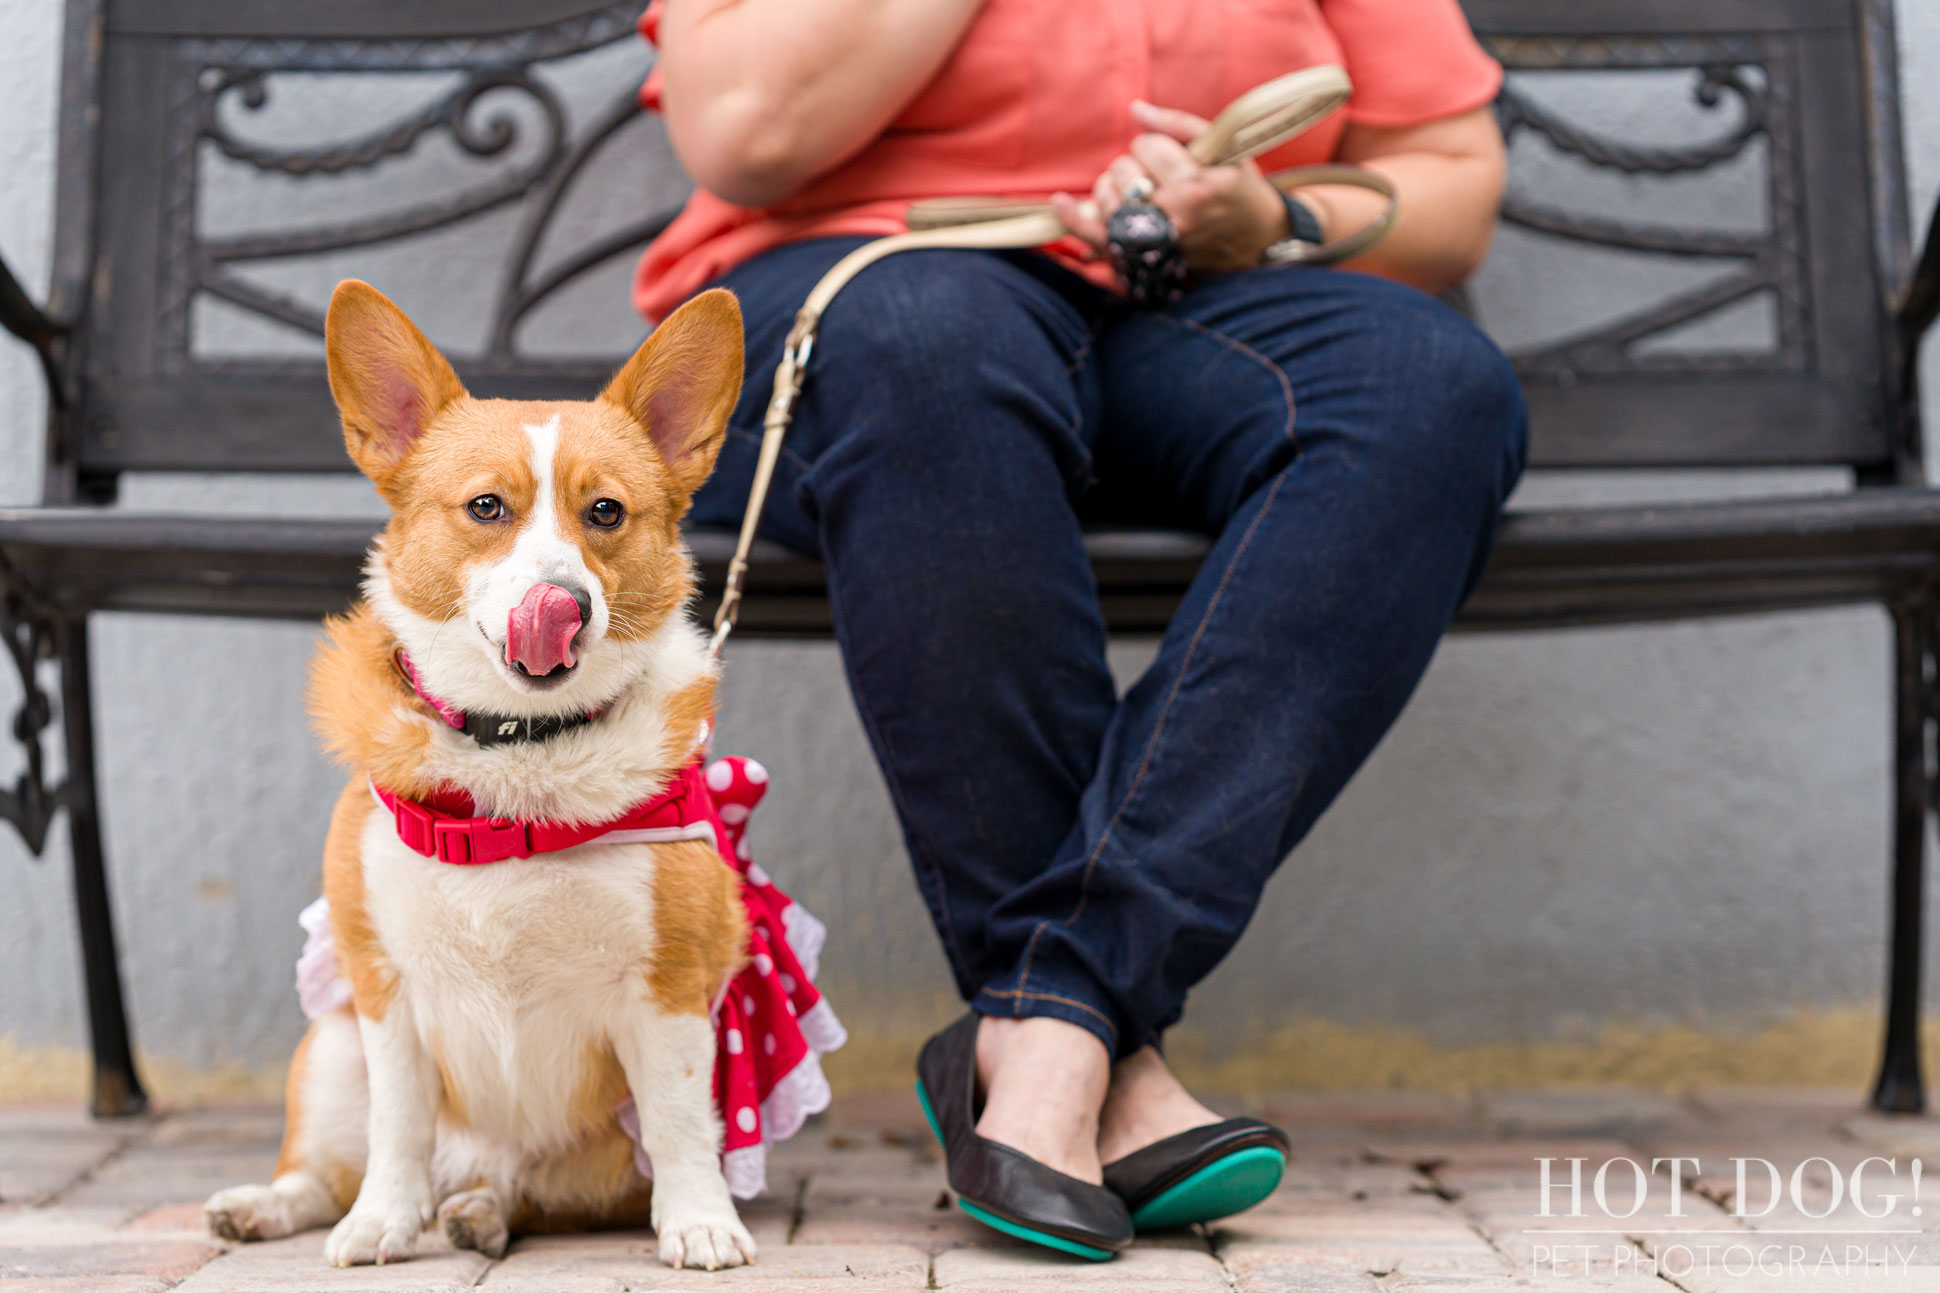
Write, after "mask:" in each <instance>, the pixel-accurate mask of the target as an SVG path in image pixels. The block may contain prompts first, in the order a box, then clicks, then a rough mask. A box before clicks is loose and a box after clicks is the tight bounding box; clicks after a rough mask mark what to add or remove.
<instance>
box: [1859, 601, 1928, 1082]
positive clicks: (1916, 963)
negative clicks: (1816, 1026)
mask: <svg viewBox="0 0 1940 1293" xmlns="http://www.w3.org/2000/svg"><path fill="white" fill-rule="evenodd" d="M1893 629H1894V637H1895V649H1894V663H1895V670H1894V675H1895V676H1894V703H1893V710H1894V714H1893V724H1894V732H1893V885H1892V899H1891V901H1892V933H1891V948H1892V951H1891V959H1890V960H1889V962H1888V969H1887V986H1886V1046H1885V1052H1884V1054H1883V1055H1882V1056H1881V1057H1880V1064H1879V1080H1878V1081H1877V1082H1875V1083H1874V1084H1873V1107H1874V1108H1875V1109H1878V1110H1879V1111H1880V1112H1881V1113H1920V1112H1922V1111H1923V1110H1925V1108H1926V1083H1925V1080H1924V1079H1923V1078H1922V1077H1921V1073H1920V978H1921V968H1922V966H1921V961H1922V957H1921V948H1920V944H1921V935H1922V928H1921V927H1922V924H1923V921H1922V916H1923V915H1924V911H1925V908H1924V895H1923V890H1924V888H1925V881H1926V874H1925V873H1926V826H1927V810H1928V807H1929V798H1928V795H1929V792H1930V789H1931V785H1930V779H1929V777H1928V773H1927V748H1926V734H1927V719H1928V716H1929V709H1930V704H1929V701H1930V698H1931V689H1932V684H1931V683H1930V682H1929V681H1928V679H1927V666H1928V662H1929V659H1930V658H1931V656H1932V654H1933V645H1934V641H1933V637H1934V621H1933V612H1932V609H1931V608H1930V607H1927V606H1924V605H1920V604H1914V605H1909V606H1900V607H1895V608H1894V610H1893Z"/></svg>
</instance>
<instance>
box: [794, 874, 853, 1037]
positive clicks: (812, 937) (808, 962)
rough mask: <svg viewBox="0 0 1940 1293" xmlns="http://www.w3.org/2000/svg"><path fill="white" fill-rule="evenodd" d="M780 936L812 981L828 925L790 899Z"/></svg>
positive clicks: (818, 971) (826, 940)
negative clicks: (786, 941) (785, 940)
mask: <svg viewBox="0 0 1940 1293" xmlns="http://www.w3.org/2000/svg"><path fill="white" fill-rule="evenodd" d="M781 936H782V937H783V938H785V939H787V940H788V948H789V950H790V951H792V952H794V954H795V959H796V960H797V961H800V962H801V963H802V972H803V973H804V974H806V975H808V977H809V981H810V982H813V981H814V980H815V978H816V976H817V975H818V974H819V973H820V972H821V969H822V945H823V944H824V943H826V942H828V941H829V927H828V926H827V925H824V924H823V923H822V922H821V921H819V920H817V919H815V917H814V916H812V915H810V914H809V911H808V908H806V907H804V906H802V905H801V904H800V903H799V902H793V901H791V902H790V903H789V904H788V905H787V906H786V907H783V908H782V909H781ZM810 1013H813V1012H812V1011H811V1012H810ZM836 1045H837V1046H840V1045H841V1043H840V1042H837V1043H836ZM822 1049H824V1050H833V1049H834V1047H824V1048H822Z"/></svg>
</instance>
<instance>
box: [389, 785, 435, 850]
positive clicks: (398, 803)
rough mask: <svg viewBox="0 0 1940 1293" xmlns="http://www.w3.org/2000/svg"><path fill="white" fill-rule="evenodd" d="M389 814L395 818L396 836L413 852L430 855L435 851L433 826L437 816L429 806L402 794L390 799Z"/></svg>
mask: <svg viewBox="0 0 1940 1293" xmlns="http://www.w3.org/2000/svg"><path fill="white" fill-rule="evenodd" d="M391 815H392V816H393V817H395V818H396V819H397V837H398V838H399V839H401V840H403V841H404V846H405V847H406V848H408V849H411V850H412V851H413V852H416V853H422V854H424V856H426V857H431V856H433V855H434V854H435V853H436V852H437V848H436V845H435V843H434V826H435V823H436V822H437V818H436V817H434V816H433V815H432V813H431V810H430V809H429V808H426V807H425V806H424V805H423V804H420V803H418V802H417V801H415V800H411V799H406V798H405V797H404V796H403V795H399V796H397V797H396V798H395V799H393V800H392V801H391Z"/></svg>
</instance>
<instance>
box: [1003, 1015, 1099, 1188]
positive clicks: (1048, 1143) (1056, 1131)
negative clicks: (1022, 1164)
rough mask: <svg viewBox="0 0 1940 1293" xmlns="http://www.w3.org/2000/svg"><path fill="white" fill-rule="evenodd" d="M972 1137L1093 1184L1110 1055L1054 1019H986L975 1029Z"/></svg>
mask: <svg viewBox="0 0 1940 1293" xmlns="http://www.w3.org/2000/svg"><path fill="white" fill-rule="evenodd" d="M977 1080H978V1083H979V1085H980V1086H982V1088H983V1093H984V1109H983V1114H982V1116H981V1117H980V1118H979V1119H978V1121H977V1131H978V1134H980V1135H982V1136H984V1137H985V1138H986V1139H989V1140H994V1141H996V1142H997V1143H998V1144H1000V1145H1008V1146H1009V1147H1010V1148H1012V1149H1015V1150H1017V1151H1019V1152H1020V1153H1025V1154H1029V1155H1030V1156H1031V1157H1032V1158H1035V1159H1037V1160H1038V1161H1039V1162H1041V1163H1043V1164H1044V1165H1045V1166H1047V1167H1052V1168H1056V1169H1057V1170H1058V1171H1060V1172H1064V1173H1066V1174H1067V1175H1070V1176H1075V1177H1077V1178H1078V1179H1080V1180H1085V1181H1091V1182H1093V1183H1094V1184H1095V1183H1096V1182H1098V1181H1099V1180H1100V1179H1101V1177H1100V1172H1099V1162H1098V1126H1099V1121H1098V1120H1099V1111H1100V1109H1101V1108H1102V1107H1103V1105H1104V1102H1105V1093H1106V1091H1107V1090H1108V1089H1109V1087H1110V1084H1111V1057H1110V1055H1109V1054H1108V1053H1107V1052H1106V1050H1105V1048H1104V1045H1103V1044H1102V1043H1101V1042H1099V1041H1098V1039H1097V1038H1096V1037H1094V1036H1093V1035H1092V1034H1091V1033H1089V1032H1087V1031H1086V1030H1085V1029H1082V1028H1080V1027H1078V1026H1077V1025H1075V1024H1067V1023H1065V1022H1064V1021H1062V1020H1058V1019H1042V1018H1033V1019H999V1018H993V1017H990V1016H986V1017H985V1018H984V1019H983V1021H982V1023H981V1024H980V1025H979V1027H978V1029H977Z"/></svg>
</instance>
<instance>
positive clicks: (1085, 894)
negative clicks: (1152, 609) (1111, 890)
mask: <svg viewBox="0 0 1940 1293" xmlns="http://www.w3.org/2000/svg"><path fill="white" fill-rule="evenodd" d="M1214 335H1218V334H1216V333H1215V334H1214ZM1289 410H1291V405H1289ZM1286 478H1287V477H1286V473H1285V472H1281V473H1280V474H1279V475H1278V476H1276V477H1275V478H1274V481H1273V488H1272V489H1270V490H1268V491H1267V495H1266V498H1265V499H1264V500H1263V501H1262V502H1261V504H1260V510H1259V512H1258V513H1257V514H1256V515H1255V516H1254V517H1253V523H1252V524H1251V525H1248V526H1247V527H1246V533H1245V534H1243V535H1241V536H1240V541H1239V547H1238V548H1237V549H1235V550H1234V552H1233V559H1232V560H1231V561H1229V562H1227V563H1226V569H1225V571H1224V572H1223V573H1221V575H1220V577H1219V586H1218V587H1217V588H1215V589H1214V590H1213V595H1212V600H1211V601H1209V602H1207V603H1206V613H1205V614H1204V615H1201V616H1200V617H1199V623H1198V625H1197V626H1196V627H1194V629H1193V631H1192V641H1191V642H1189V643H1187V645H1186V653H1185V657H1184V658H1183V659H1181V660H1180V661H1179V676H1178V677H1176V678H1174V679H1173V680H1172V690H1170V691H1168V692H1167V693H1166V695H1165V704H1164V705H1162V706H1160V707H1159V716H1158V721H1157V722H1156V723H1154V724H1153V726H1152V735H1151V736H1150V737H1149V738H1147V740H1146V742H1145V752H1144V754H1143V755H1141V756H1140V758H1139V764H1138V771H1137V772H1135V773H1134V774H1132V784H1131V785H1130V786H1129V787H1127V788H1126V790H1125V797H1124V798H1123V799H1121V800H1119V801H1118V807H1117V808H1116V809H1114V810H1113V811H1112V815H1111V820H1109V821H1107V822H1106V823H1105V829H1104V830H1103V831H1101V832H1099V834H1098V843H1097V845H1096V846H1095V847H1093V849H1092V850H1091V856H1090V857H1088V858H1086V859H1085V872H1084V877H1083V878H1082V879H1081V880H1080V881H1079V882H1078V905H1077V906H1076V907H1075V908H1073V909H1072V912H1071V914H1070V915H1069V916H1067V917H1065V919H1064V921H1063V924H1064V925H1066V926H1067V927H1068V926H1071V925H1074V924H1076V923H1077V920H1078V917H1080V916H1082V915H1084V910H1085V903H1086V902H1087V901H1088V900H1089V898H1090V896H1091V876H1092V872H1094V871H1095V870H1097V868H1098V859H1099V857H1100V856H1102V855H1103V853H1104V851H1105V846H1106V845H1108V844H1110V843H1111V836H1112V832H1113V831H1114V830H1116V829H1117V828H1118V823H1119V820H1120V819H1121V818H1123V817H1124V815H1125V810H1126V809H1127V808H1129V807H1131V803H1132V800H1133V798H1134V797H1136V796H1137V794H1138V790H1139V787H1140V786H1141V785H1143V784H1144V782H1145V774H1146V772H1147V771H1149V770H1150V769H1151V766H1152V759H1153V757H1154V756H1155V755H1156V754H1157V753H1158V748H1159V738H1160V737H1162V736H1163V735H1165V722H1166V719H1167V718H1168V717H1169V716H1170V715H1171V713H1172V704H1173V702H1174V701H1176V700H1177V699H1178V698H1179V690H1180V688H1182V687H1183V686H1184V685H1185V681H1186V675H1187V674H1188V673H1190V672H1191V671H1192V657H1193V656H1194V655H1195V654H1197V653H1198V650H1199V641H1200V639H1201V638H1203V637H1204V636H1205V634H1206V626H1207V625H1208V624H1210V623H1211V622H1212V617H1213V615H1214V614H1215V613H1216V612H1217V611H1218V610H1219V604H1220V602H1221V601H1223V600H1225V596H1226V585H1227V584H1228V583H1230V582H1231V580H1232V578H1233V570H1234V568H1235V567H1237V566H1238V565H1239V563H1240V561H1241V559H1242V558H1244V557H1245V556H1246V550H1247V549H1248V548H1249V547H1251V546H1252V544H1253V535H1254V534H1255V533H1257V532H1258V530H1259V528H1260V524H1261V522H1262V521H1264V520H1265V519H1266V514H1267V512H1268V511H1269V510H1270V509H1271V508H1272V506H1273V500H1274V499H1275V498H1276V497H1277V496H1278V495H1279V493H1280V486H1281V485H1282V484H1283V483H1284V482H1285V481H1286ZM1050 923H1051V922H1050V921H1048V920H1041V921H1039V922H1038V924H1037V928H1036V929H1035V930H1034V931H1032V933H1031V941H1030V945H1029V946H1028V947H1026V948H1025V949H1024V966H1023V969H1022V971H1021V972H1020V973H1019V974H1018V976H1017V990H1018V991H1020V992H1021V991H1023V989H1024V988H1025V986H1026V985H1027V984H1029V983H1030V979H1031V962H1032V960H1033V959H1035V957H1036V955H1037V941H1038V939H1039V938H1041V937H1043V934H1044V930H1045V929H1046V927H1048V926H1049V925H1050Z"/></svg>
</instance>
